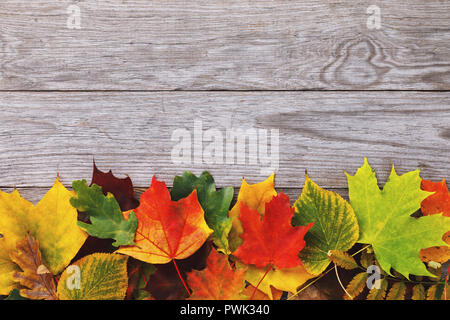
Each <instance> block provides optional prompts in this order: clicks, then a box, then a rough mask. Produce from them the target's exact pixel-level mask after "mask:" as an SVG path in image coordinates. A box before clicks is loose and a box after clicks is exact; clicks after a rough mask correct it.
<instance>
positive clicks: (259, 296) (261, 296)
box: [242, 285, 283, 300]
mask: <svg viewBox="0 0 450 320" xmlns="http://www.w3.org/2000/svg"><path fill="white" fill-rule="evenodd" d="M270 289H271V297H272V299H271V298H270V297H269V296H268V295H267V294H265V293H264V292H262V291H261V290H259V289H256V293H255V294H254V297H253V299H254V300H281V297H282V296H283V291H281V290H278V289H275V288H274V287H270ZM254 291H255V287H254V286H253V285H249V286H247V288H245V289H244V291H242V294H243V295H245V296H247V297H250V296H251V295H252V294H253V292H254Z"/></svg>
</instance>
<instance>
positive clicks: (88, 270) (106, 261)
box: [58, 253, 128, 300]
mask: <svg viewBox="0 0 450 320" xmlns="http://www.w3.org/2000/svg"><path fill="white" fill-rule="evenodd" d="M127 260H128V257H127V256H123V255H120V254H107V253H94V254H91V255H89V256H86V257H84V258H82V259H80V260H78V261H77V262H75V263H74V264H73V266H71V268H70V270H69V268H68V269H66V270H65V271H64V273H63V274H62V275H61V278H60V279H59V282H58V296H59V299H61V300H123V299H124V298H125V295H126V291H127V287H128V275H127ZM77 267H78V268H79V269H78V268H77ZM78 276H79V280H78V279H77V277H78ZM77 280H78V281H79V282H78V285H77Z"/></svg>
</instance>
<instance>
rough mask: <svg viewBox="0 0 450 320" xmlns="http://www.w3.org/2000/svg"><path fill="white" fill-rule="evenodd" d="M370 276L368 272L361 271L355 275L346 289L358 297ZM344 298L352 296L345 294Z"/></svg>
mask: <svg viewBox="0 0 450 320" xmlns="http://www.w3.org/2000/svg"><path fill="white" fill-rule="evenodd" d="M368 277H369V275H368V274H367V273H366V272H361V273H358V274H357V275H356V276H354V277H353V279H352V281H350V282H349V284H348V285H347V288H346V290H347V292H348V293H349V294H350V295H351V296H352V297H353V299H354V298H356V297H357V296H358V295H359V294H360V293H361V292H362V291H363V290H364V287H365V286H366V281H367V278H368ZM344 298H345V299H346V300H349V299H350V297H349V296H347V295H345V296H344Z"/></svg>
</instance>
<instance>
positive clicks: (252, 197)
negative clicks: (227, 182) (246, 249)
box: [229, 173, 277, 251]
mask: <svg viewBox="0 0 450 320" xmlns="http://www.w3.org/2000/svg"><path fill="white" fill-rule="evenodd" d="M274 180H275V174H274V173H272V174H271V175H270V176H269V177H268V178H267V179H266V180H265V181H262V182H260V183H256V184H248V183H247V181H245V179H242V184H241V188H240V190H239V194H238V197H237V202H236V204H235V205H234V207H233V208H232V209H231V210H230V213H229V216H230V217H232V218H233V225H232V228H231V231H230V235H229V243H230V248H231V251H234V250H236V249H237V247H239V246H240V245H241V244H242V239H241V238H240V234H242V232H243V229H242V224H241V221H240V220H239V215H240V213H241V204H242V203H243V204H245V205H246V206H247V207H249V208H250V209H253V210H256V211H258V212H259V214H261V215H262V216H263V215H264V212H265V208H266V207H265V206H266V203H267V202H269V201H270V200H272V198H273V197H274V196H276V195H277V192H276V191H275V188H274Z"/></svg>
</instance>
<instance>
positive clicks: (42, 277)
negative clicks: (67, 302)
mask: <svg viewBox="0 0 450 320" xmlns="http://www.w3.org/2000/svg"><path fill="white" fill-rule="evenodd" d="M16 247H17V251H16V252H11V253H10V257H11V260H12V261H14V262H15V263H16V264H17V265H18V266H19V267H20V268H21V269H22V272H18V271H16V272H14V274H13V279H14V280H15V281H17V282H19V283H20V284H21V285H22V286H24V287H25V288H24V289H21V290H20V295H21V296H23V297H25V298H29V299H35V300H42V299H44V300H58V296H57V294H56V286H55V282H54V281H53V275H52V274H51V273H50V271H48V269H47V267H46V266H45V265H44V264H43V263H42V257H41V251H40V250H39V242H38V241H37V240H35V239H34V238H33V237H32V236H31V235H30V234H27V236H26V237H25V238H23V239H22V240H21V241H19V242H18V243H17V245H16Z"/></svg>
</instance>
